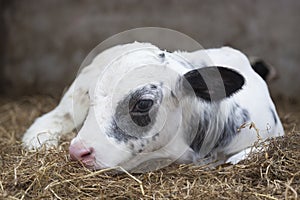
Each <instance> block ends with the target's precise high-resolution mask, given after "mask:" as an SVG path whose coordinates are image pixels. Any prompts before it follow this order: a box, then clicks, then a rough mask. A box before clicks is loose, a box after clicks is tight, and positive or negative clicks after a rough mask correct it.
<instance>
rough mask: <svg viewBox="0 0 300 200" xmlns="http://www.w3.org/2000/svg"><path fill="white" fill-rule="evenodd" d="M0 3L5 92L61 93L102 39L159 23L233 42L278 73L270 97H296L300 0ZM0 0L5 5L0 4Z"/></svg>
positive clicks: (207, 39) (215, 43)
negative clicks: (264, 61) (260, 58)
mask: <svg viewBox="0 0 300 200" xmlns="http://www.w3.org/2000/svg"><path fill="white" fill-rule="evenodd" d="M1 2H2V3H1V17H0V20H2V21H3V20H4V23H0V24H1V30H0V34H1V49H0V51H2V53H1V57H0V59H1V61H0V62H2V64H1V65H0V72H1V77H0V78H1V81H2V82H1V84H2V85H1V87H2V88H4V89H5V91H6V93H9V94H17V95H20V94H29V93H36V92H38V93H47V94H49V93H51V94H55V93H56V94H57V93H61V92H62V90H63V88H64V87H65V86H66V85H67V84H69V83H70V82H71V81H72V79H73V78H74V76H75V74H76V72H77V69H78V67H79V66H80V64H81V62H82V60H83V59H84V58H85V56H86V55H87V53H88V52H89V51H90V50H91V49H92V48H93V47H95V46H96V45H97V44H99V43H100V42H101V41H103V40H105V39H106V38H107V37H109V36H112V35H113V34H116V33H118V32H121V31H124V30H127V29H131V28H135V27H143V26H159V27H166V28H171V29H175V30H177V31H180V32H183V33H185V34H187V35H189V36H191V37H192V38H194V39H196V40H197V41H198V42H199V43H200V44H202V46H204V47H206V48H210V47H220V46H222V45H223V44H231V45H233V46H234V47H236V48H238V49H240V50H242V51H243V52H245V53H247V54H249V55H257V56H260V57H263V58H264V59H265V60H266V61H268V62H270V63H272V64H273V65H274V66H275V67H276V68H277V69H278V71H279V73H280V76H281V78H280V79H279V80H277V81H276V82H274V83H272V84H271V89H272V92H273V94H275V95H277V94H284V95H286V96H292V97H297V98H299V95H300V88H299V85H300V79H299V78H298V77H299V73H300V67H299V63H300V42H299V39H298V38H299V35H300V34H299V33H300V26H299V24H300V23H299V22H300V12H299V10H300V1H298V0H277V1H263V0H262V1H260V0H255V1H240V0H232V1H218V0H184V1H182V0H164V1H160V0H154V1H149V0H123V1H118V0H110V1H105V0H86V1H83V0H81V1H80V0H78V1H71V0H64V1H61V0H51V1H49V0H22V1H17V0H14V1H8V0H7V1H5V0H2V1H1ZM3 2H10V3H9V5H8V6H5V7H3V5H2V4H3ZM2 24H5V26H3V25H2ZM3 27H4V28H3ZM3 44H6V45H3ZM4 49H5V52H3V51H4ZM3 80H4V81H5V83H4V82H3Z"/></svg>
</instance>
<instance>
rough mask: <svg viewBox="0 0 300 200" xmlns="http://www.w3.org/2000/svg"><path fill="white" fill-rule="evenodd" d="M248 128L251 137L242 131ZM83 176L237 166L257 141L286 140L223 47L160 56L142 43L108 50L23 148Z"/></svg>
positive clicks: (241, 66) (266, 99)
mask: <svg viewBox="0 0 300 200" xmlns="http://www.w3.org/2000/svg"><path fill="white" fill-rule="evenodd" d="M251 123H252V124H255V127H256V129H253V128H252V129H249V128H244V127H246V126H247V125H249V124H251ZM75 128H79V129H80V131H79V133H78V135H77V136H76V137H75V138H74V139H73V140H72V141H71V144H70V147H69V151H70V156H71V158H73V159H76V160H80V161H81V162H82V163H84V164H85V165H86V166H87V167H90V168H93V169H102V168H107V167H114V166H122V167H123V168H124V169H127V170H133V169H142V170H152V169H156V168H158V167H163V166H165V165H167V164H169V163H171V162H173V161H177V162H179V163H191V162H194V163H196V164H207V163H211V162H213V163H215V165H216V164H221V163H225V162H231V163H237V162H239V161H240V160H242V159H244V158H245V156H247V154H248V153H249V151H250V148H251V146H252V145H253V144H254V143H255V142H256V141H257V140H258V134H259V138H261V139H263V140H265V139H267V138H270V137H277V136H281V135H283V134H284V131H283V128H282V124H281V122H280V119H279V117H278V115H277V112H276V109H275V106H274V104H273V102H272V100H271V98H270V95H269V92H268V88H267V85H266V83H265V82H264V80H263V79H262V78H261V77H260V76H259V75H258V74H257V73H256V72H255V71H254V70H253V69H252V68H251V65H250V63H249V60H248V59H247V57H246V56H245V55H244V54H242V53H241V52H239V51H237V50H234V49H232V48H229V47H223V48H219V49H208V50H199V51H195V52H191V53H189V52H173V53H169V52H166V51H162V50H160V49H159V48H157V47H156V46H154V45H151V44H148V43H138V42H135V43H131V44H125V45H120V46H115V47H113V48H110V49H108V50H106V51H104V52H102V53H101V54H99V55H98V56H97V57H96V58H95V59H94V60H93V62H92V63H91V64H90V65H89V66H87V67H85V68H84V69H83V70H82V71H81V72H80V74H79V76H78V77H77V78H76V79H75V81H74V83H73V84H72V86H71V87H70V88H69V90H68V91H67V92H66V94H65V95H64V96H63V98H62V100H61V102H60V103H59V105H58V106H57V107H56V108H55V109H54V110H52V111H51V112H49V113H47V114H45V115H43V116H41V117H40V118H38V119H37V120H36V121H35V122H34V123H33V125H32V126H31V127H30V128H29V129H28V130H27V132H26V133H25V135H24V137H23V144H24V146H25V147H27V148H40V147H41V146H42V145H46V147H49V146H52V145H57V144H58V140H59V137H60V136H61V135H62V134H65V133H68V132H71V131H72V130H73V129H75Z"/></svg>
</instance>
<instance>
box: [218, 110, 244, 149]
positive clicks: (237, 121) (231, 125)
mask: <svg viewBox="0 0 300 200" xmlns="http://www.w3.org/2000/svg"><path fill="white" fill-rule="evenodd" d="M229 116H230V117H229V118H228V119H227V120H226V122H225V125H224V128H223V132H222V134H221V135H220V138H219V140H218V142H217V143H216V145H215V147H214V148H215V149H216V148H218V147H221V148H222V147H225V146H226V145H228V144H229V143H230V142H231V140H232V139H233V138H234V136H235V135H236V134H237V133H238V128H240V126H241V125H242V124H244V123H245V122H247V121H249V119H250V115H249V112H248V110H246V109H244V108H241V107H240V106H239V105H238V104H235V106H234V107H233V108H232V110H231V113H230V114H229Z"/></svg>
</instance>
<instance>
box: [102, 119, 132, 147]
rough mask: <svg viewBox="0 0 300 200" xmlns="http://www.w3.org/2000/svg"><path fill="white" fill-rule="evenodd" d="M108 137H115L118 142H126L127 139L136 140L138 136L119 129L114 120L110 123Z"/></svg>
mask: <svg viewBox="0 0 300 200" xmlns="http://www.w3.org/2000/svg"><path fill="white" fill-rule="evenodd" d="M107 135H108V136H109V137H112V138H114V139H116V140H117V141H118V142H125V143H127V142H128V140H137V139H138V138H137V137H135V136H132V135H129V134H127V133H126V132H125V131H123V130H122V129H120V127H119V126H118V124H117V123H116V121H115V120H113V122H112V123H111V127H110V130H109V131H108V134H107Z"/></svg>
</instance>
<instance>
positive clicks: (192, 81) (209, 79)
mask: <svg viewBox="0 0 300 200" xmlns="http://www.w3.org/2000/svg"><path fill="white" fill-rule="evenodd" d="M182 83H183V85H182V86H183V87H182V88H183V89H184V90H185V91H187V92H188V93H191V92H194V93H195V95H196V96H197V97H200V98H202V99H204V100H206V101H218V100H222V99H224V98H226V97H229V96H231V95H232V94H234V93H235V92H237V91H238V90H240V89H241V88H242V86H243V85H244V83H245V79H244V77H243V76H242V75H241V74H239V73H238V72H236V71H234V70H232V69H229V68H225V67H204V68H199V69H195V70H192V71H189V72H187V73H186V74H184V78H183V82H182ZM191 90H192V91H191Z"/></svg>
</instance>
